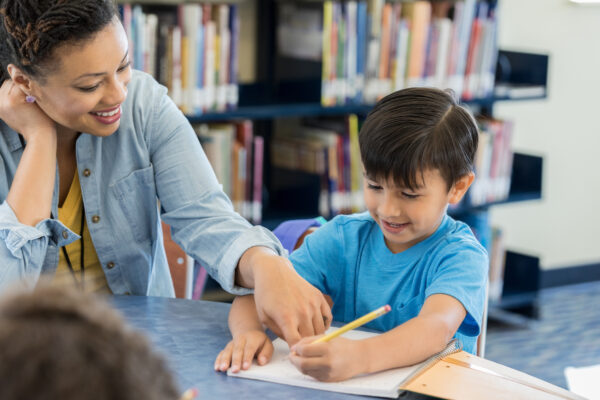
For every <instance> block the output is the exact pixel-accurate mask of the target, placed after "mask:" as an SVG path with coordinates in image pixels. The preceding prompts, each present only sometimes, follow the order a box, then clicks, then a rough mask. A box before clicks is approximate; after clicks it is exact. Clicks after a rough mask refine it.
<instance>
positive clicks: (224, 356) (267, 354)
mask: <svg viewBox="0 0 600 400" xmlns="http://www.w3.org/2000/svg"><path fill="white" fill-rule="evenodd" d="M272 355H273V344H272V343H271V340H270V339H269V338H268V337H267V335H266V334H265V333H264V332H263V331H259V330H253V331H248V332H245V333H243V334H241V335H238V336H236V337H234V338H233V340H231V341H230V342H229V343H227V346H225V348H224V349H223V350H221V352H220V353H219V355H218V356H217V359H216V360H215V371H221V372H225V371H227V369H228V368H229V366H230V365H231V371H232V372H239V371H240V369H248V368H250V366H251V365H252V360H253V359H254V358H255V357H256V361H257V362H258V365H265V364H266V363H268V362H269V360H270V359H271V356H272Z"/></svg>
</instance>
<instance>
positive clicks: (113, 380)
mask: <svg viewBox="0 0 600 400" xmlns="http://www.w3.org/2000/svg"><path fill="white" fill-rule="evenodd" d="M0 360H1V362H0V398H1V399H13V400H21V399H22V400H25V399H27V400H31V399H37V400H41V399H48V400H50V399H63V400H74V399H92V400H115V399H119V400H128V399H131V400H133V399H144V400H152V399H156V400H159V399H160V400H164V399H172V400H176V399H178V397H179V395H178V393H179V392H178V390H177V388H176V385H175V383H174V381H173V378H172V376H171V374H170V372H169V370H168V369H167V366H166V364H165V362H164V361H163V359H162V358H161V357H159V356H158V355H157V354H156V353H155V352H154V351H153V350H152V349H151V347H150V345H149V344H148V341H147V340H146V339H145V337H144V336H143V335H141V334H140V333H137V332H135V331H133V330H132V329H130V328H129V327H127V326H126V325H125V324H124V322H123V320H122V319H121V317H120V316H119V315H118V314H117V313H116V311H114V310H113V309H111V308H110V307H109V306H108V305H107V304H105V303H104V302H103V301H100V299H99V298H98V297H94V296H92V295H89V294H84V293H82V292H79V291H76V290H75V289H59V288H56V287H50V286H48V285H42V286H41V287H38V288H36V289H35V290H34V291H33V292H29V293H22V292H21V293H17V294H13V295H12V296H10V297H7V298H5V299H4V300H3V301H2V303H0Z"/></svg>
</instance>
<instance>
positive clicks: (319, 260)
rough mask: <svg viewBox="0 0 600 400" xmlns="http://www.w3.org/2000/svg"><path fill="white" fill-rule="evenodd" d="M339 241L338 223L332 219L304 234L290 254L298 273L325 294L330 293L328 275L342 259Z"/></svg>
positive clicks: (330, 274)
mask: <svg viewBox="0 0 600 400" xmlns="http://www.w3.org/2000/svg"><path fill="white" fill-rule="evenodd" d="M340 243H341V238H340V232H339V225H338V224H337V223H336V220H335V219H334V220H332V221H330V222H328V223H326V224H325V225H323V226H321V227H320V228H319V229H317V230H316V231H314V232H313V233H311V234H310V235H308V236H306V238H305V239H304V243H302V246H300V247H299V248H298V249H297V250H295V251H294V252H293V253H292V254H291V255H290V261H291V262H292V265H293V266H294V269H295V270H296V271H297V272H298V274H300V276H302V277H303V278H304V279H306V280H307V281H308V282H309V283H310V284H311V285H313V286H315V287H316V288H317V289H319V290H320V291H321V292H323V293H325V294H331V291H330V290H329V285H328V276H329V277H330V276H332V272H333V271H332V268H335V266H336V265H338V264H339V263H340V260H341V259H342V257H341V251H340V249H341V245H340Z"/></svg>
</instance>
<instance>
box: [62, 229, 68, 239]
mask: <svg viewBox="0 0 600 400" xmlns="http://www.w3.org/2000/svg"><path fill="white" fill-rule="evenodd" d="M62 236H63V237H64V238H65V239H66V238H68V237H69V232H67V231H63V232H62Z"/></svg>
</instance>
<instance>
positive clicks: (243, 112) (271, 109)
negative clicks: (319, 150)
mask: <svg viewBox="0 0 600 400" xmlns="http://www.w3.org/2000/svg"><path fill="white" fill-rule="evenodd" d="M240 90H243V88H240ZM545 98H546V96H528V97H519V98H512V97H508V96H499V97H489V98H485V99H474V100H463V101H462V103H463V104H467V105H470V106H477V107H485V108H490V107H491V106H492V105H493V104H494V103H496V102H500V101H515V100H520V101H524V100H543V99H545ZM257 103H258V105H254V106H252V105H248V106H240V107H238V108H236V109H233V110H228V111H223V112H207V113H203V114H192V115H187V118H188V119H189V120H190V122H192V123H203V122H217V121H226V120H233V119H251V120H267V119H273V118H285V117H300V116H303V117H304V116H311V117H313V116H332V115H345V114H357V115H367V114H368V113H369V111H371V109H372V108H373V105H372V104H349V105H343V106H334V107H323V106H322V105H321V104H320V103H308V102H307V103H271V104H260V101H257Z"/></svg>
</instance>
